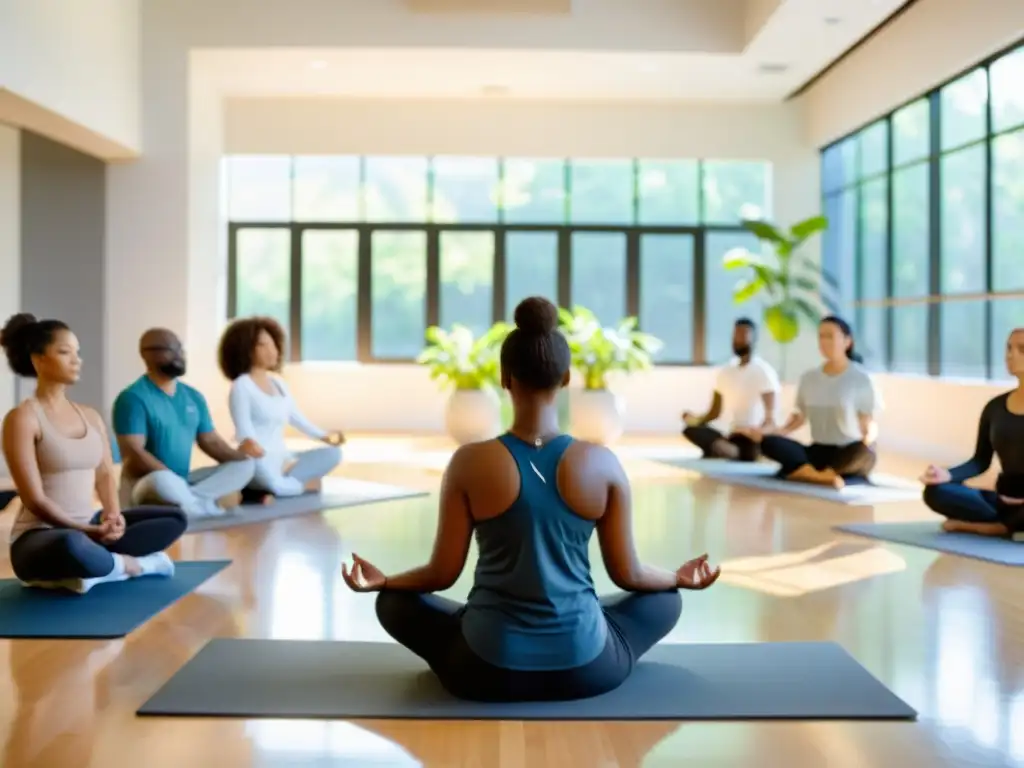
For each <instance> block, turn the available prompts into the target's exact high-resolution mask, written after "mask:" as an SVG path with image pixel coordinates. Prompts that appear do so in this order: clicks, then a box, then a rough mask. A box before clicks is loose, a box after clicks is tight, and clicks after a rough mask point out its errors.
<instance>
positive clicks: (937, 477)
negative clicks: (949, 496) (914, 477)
mask: <svg viewBox="0 0 1024 768" xmlns="http://www.w3.org/2000/svg"><path fill="white" fill-rule="evenodd" d="M920 479H921V482H922V483H924V484H925V485H942V483H948V482H949V481H950V480H951V479H952V478H951V477H950V474H949V470H948V469H943V468H942V467H937V466H935V465H934V464H929V465H928V469H926V470H925V471H924V474H923V475H921V478H920Z"/></svg>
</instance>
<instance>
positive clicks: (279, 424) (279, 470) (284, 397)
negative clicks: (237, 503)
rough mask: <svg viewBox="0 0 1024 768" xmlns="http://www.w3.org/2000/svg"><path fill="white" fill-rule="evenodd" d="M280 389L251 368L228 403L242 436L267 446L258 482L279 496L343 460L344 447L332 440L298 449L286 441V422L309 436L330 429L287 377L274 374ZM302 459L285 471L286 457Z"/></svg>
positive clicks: (295, 490) (239, 437)
mask: <svg viewBox="0 0 1024 768" xmlns="http://www.w3.org/2000/svg"><path fill="white" fill-rule="evenodd" d="M271 380H272V381H273V383H274V387H275V389H276V390H277V394H274V395H269V394H267V393H266V392H264V391H263V390H262V389H260V387H259V386H258V385H257V384H256V382H255V381H253V380H252V377H251V376H249V374H244V375H242V376H239V377H238V378H237V379H235V381H234V382H233V383H232V385H231V394H230V396H229V398H228V404H229V407H230V410H231V419H232V421H233V422H234V424H235V439H236V440H237V441H238V442H242V441H243V440H247V439H252V440H254V441H256V442H257V443H259V444H260V447H261V448H263V451H264V454H265V455H264V456H263V457H262V458H259V459H257V460H256V475H255V478H254V480H253V486H254V487H256V488H259V489H261V490H265V491H269V492H270V493H272V494H274V495H275V496H298V495H299V494H301V493H303V491H304V490H305V484H306V482H307V481H309V480H313V479H316V478H319V477H323V476H324V475H326V474H328V473H329V472H330V471H331V470H332V469H334V468H335V467H336V466H338V464H339V463H340V462H341V449H340V448H338V447H336V446H332V445H327V446H324V447H323V448H314V449H313V450H310V451H304V452H302V453H299V454H296V453H294V452H293V451H290V450H289V449H288V446H287V445H285V441H284V430H285V427H286V426H288V425H289V424H291V425H292V426H293V427H295V428H296V429H298V430H299V431H300V432H302V433H304V434H305V435H307V436H308V437H312V438H315V439H317V440H322V439H323V438H325V437H326V436H327V432H326V431H324V430H322V429H320V428H319V427H318V426H316V425H315V424H313V423H312V422H310V421H309V419H307V418H306V417H305V416H303V415H302V412H301V411H300V410H299V409H298V406H297V405H296V404H295V401H294V400H293V399H292V396H291V393H290V392H289V391H288V386H287V385H286V384H285V383H284V381H283V380H282V379H279V378H276V377H273V378H272V379H271ZM291 461H295V462H296V463H295V464H294V465H293V466H292V467H291V468H290V469H289V470H288V472H285V471H284V466H285V464H286V463H288V462H291Z"/></svg>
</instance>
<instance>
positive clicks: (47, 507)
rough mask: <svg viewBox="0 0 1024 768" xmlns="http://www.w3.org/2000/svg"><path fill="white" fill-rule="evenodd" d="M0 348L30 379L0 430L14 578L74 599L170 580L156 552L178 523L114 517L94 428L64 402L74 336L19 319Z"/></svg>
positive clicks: (136, 512) (142, 512) (57, 324)
mask: <svg viewBox="0 0 1024 768" xmlns="http://www.w3.org/2000/svg"><path fill="white" fill-rule="evenodd" d="M0 346H3V348H4V351H5V352H6V353H7V360H8V363H9V364H10V367H11V370H12V371H14V373H16V374H17V375H19V376H24V377H26V378H34V379H36V380H37V383H36V390H35V392H34V393H33V396H32V397H31V398H29V399H28V400H26V401H25V402H23V403H21V404H20V405H18V406H17V407H15V408H14V409H13V410H11V411H10V412H9V413H8V414H7V416H6V417H5V418H4V425H3V451H4V459H5V460H6V461H7V466H8V468H9V469H10V471H11V475H12V477H13V478H14V484H15V487H16V488H17V491H18V498H19V499H20V501H21V508H20V509H19V510H18V514H17V517H16V518H15V521H14V526H13V527H12V530H11V566H12V567H13V568H14V573H15V575H16V576H17V577H18V578H19V579H20V580H21V581H22V582H25V583H26V584H28V585H30V586H35V587H47V588H55V589H65V590H70V591H73V592H78V593H85V592H88V591H89V590H90V589H91V588H92V587H94V586H95V585H96V584H99V583H101V582H109V581H122V580H124V579H129V578H132V577H135V576H164V577H167V576H171V575H173V573H174V563H173V562H172V561H171V559H170V558H169V557H168V556H167V555H166V554H165V553H164V551H163V550H164V549H166V548H167V547H169V546H170V545H171V544H173V543H174V542H175V541H176V540H177V539H178V538H179V537H180V536H181V535H182V534H183V533H184V532H185V527H186V525H187V519H186V517H185V514H184V513H183V512H182V511H181V510H180V509H177V508H174V507H144V508H135V509H126V510H122V509H121V507H120V504H119V503H118V496H117V487H116V484H115V481H114V468H113V460H112V459H111V451H110V439H109V437H108V436H107V431H106V427H105V426H104V424H103V419H101V418H100V416H99V414H98V413H96V411H94V410H93V409H92V408H87V407H85V406H83V405H78V404H77V403H74V402H72V401H71V400H70V399H69V398H68V396H67V388H68V387H69V386H72V385H73V384H74V383H75V382H77V381H78V377H79V374H80V371H81V365H82V361H81V358H80V357H79V354H78V352H79V346H78V339H77V338H76V337H75V334H73V333H72V332H71V329H69V328H68V326H67V325H66V324H65V323H62V322H61V321H60V320H41V321H39V320H36V319H35V318H34V317H33V316H32V315H29V314H19V315H15V316H14V317H12V318H11V319H10V320H8V321H7V324H6V325H5V326H4V328H3V331H2V332H0ZM94 491H95V493H96V495H97V496H99V500H100V504H101V506H102V509H101V510H100V511H99V512H96V511H95V505H94V503H93V493H94Z"/></svg>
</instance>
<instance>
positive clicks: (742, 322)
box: [735, 317, 757, 333]
mask: <svg viewBox="0 0 1024 768" xmlns="http://www.w3.org/2000/svg"><path fill="white" fill-rule="evenodd" d="M735 326H736V327H737V328H749V329H750V330H752V331H753V332H754V333H757V323H755V322H754V321H753V320H751V319H750V318H749V317H741V318H740V319H739V320H737V321H736V323H735Z"/></svg>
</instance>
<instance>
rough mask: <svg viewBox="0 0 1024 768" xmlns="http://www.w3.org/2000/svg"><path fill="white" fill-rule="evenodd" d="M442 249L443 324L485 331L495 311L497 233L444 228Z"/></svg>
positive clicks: (476, 331) (479, 331)
mask: <svg viewBox="0 0 1024 768" xmlns="http://www.w3.org/2000/svg"><path fill="white" fill-rule="evenodd" d="M439 250H440V267H441V269H440V272H441V278H440V280H441V301H440V303H441V325H442V326H444V327H445V328H448V327H450V326H452V325H453V324H455V323H459V324H461V325H465V326H466V327H468V328H469V329H470V330H471V331H473V334H474V335H480V334H482V333H484V331H486V330H487V329H488V328H490V327H491V323H492V320H491V315H492V314H493V312H494V233H493V232H447V231H442V232H441V234H440V247H439Z"/></svg>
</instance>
